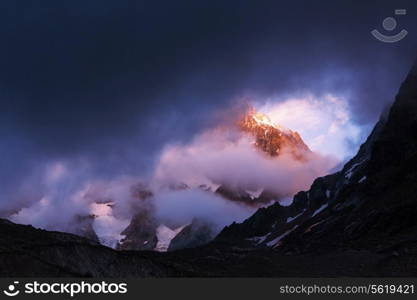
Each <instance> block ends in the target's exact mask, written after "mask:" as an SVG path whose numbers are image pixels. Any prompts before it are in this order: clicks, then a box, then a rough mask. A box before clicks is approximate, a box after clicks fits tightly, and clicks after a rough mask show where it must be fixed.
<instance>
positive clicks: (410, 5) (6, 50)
mask: <svg viewBox="0 0 417 300" xmlns="http://www.w3.org/2000/svg"><path fill="white" fill-rule="evenodd" d="M395 8H406V9H408V15H407V16H401V17H397V18H398V21H399V26H401V27H403V28H405V29H407V30H408V31H409V32H410V34H409V36H408V37H407V38H406V39H405V40H404V41H401V42H400V43H397V44H384V43H381V42H378V41H376V40H375V39H373V38H372V37H371V35H370V33H369V32H370V30H371V29H373V28H375V27H377V28H378V29H380V30H381V22H382V20H383V19H384V18H385V17H388V16H392V15H393V10H394V9H395ZM416 14H417V4H416V2H415V1H395V2H394V1H368V2H367V3H363V2H358V3H357V4H352V3H351V1H253V0H252V1H243V0H242V1H45V0H44V1H3V2H2V3H1V4H0V39H1V45H2V46H1V47H0V97H1V98H0V104H1V110H0V125H1V128H0V133H1V137H2V139H1V141H0V154H1V155H2V162H1V170H0V174H1V176H2V177H1V178H3V179H4V181H3V183H0V184H1V185H3V186H5V185H6V183H8V185H7V186H9V187H10V186H13V184H14V183H16V182H18V181H19V179H20V178H22V177H23V176H24V175H25V174H27V173H29V172H30V170H31V169H33V168H35V166H37V165H39V164H40V163H42V162H44V161H46V160H48V159H54V158H67V157H78V156H83V157H88V158H89V159H90V160H92V161H94V160H97V161H99V162H100V163H98V164H97V168H98V170H99V171H100V172H102V173H103V174H105V173H107V172H108V173H111V172H127V173H129V172H139V173H140V172H141V170H143V169H144V168H146V167H147V166H148V162H149V161H150V160H152V158H153V155H154V154H155V153H156V151H158V150H159V149H160V147H161V146H162V145H163V144H164V143H165V142H166V141H170V140H176V139H186V138H187V137H189V136H191V135H192V134H193V133H194V132H195V131H196V130H198V129H199V128H200V127H202V126H205V125H206V124H207V122H209V121H210V118H211V113H212V112H213V111H215V110H217V109H222V108H227V107H228V106H229V105H230V102H231V101H232V100H233V99H234V98H235V97H237V96H239V95H244V94H245V93H254V94H257V95H260V96H262V95H264V96H268V95H270V94H272V93H281V94H291V93H294V92H302V91H312V92H314V93H317V94H320V93H325V92H337V93H343V94H346V95H349V100H350V101H351V106H352V107H353V109H354V112H355V118H357V122H359V123H372V122H374V121H375V120H376V118H377V116H378V114H379V113H380V111H381V110H382V109H383V107H384V106H385V105H386V104H387V103H388V102H389V101H391V100H392V99H393V96H394V95H395V92H396V90H397V89H398V86H399V84H400V82H401V81H402V79H403V77H404V76H405V74H406V72H407V69H408V68H409V66H410V64H411V62H412V60H413V59H414V56H415V50H416V46H417V40H416V38H415V37H416V34H415V32H414V31H415V30H417V26H416V25H417V24H416V22H417V21H416V20H417V18H416ZM378 26H379V27H378Z"/></svg>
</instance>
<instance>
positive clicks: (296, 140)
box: [237, 108, 310, 160]
mask: <svg viewBox="0 0 417 300" xmlns="http://www.w3.org/2000/svg"><path fill="white" fill-rule="evenodd" d="M237 125H238V127H239V129H240V130H242V131H243V132H247V133H249V134H251V135H252V136H254V137H255V146H256V147H257V148H258V149H260V150H262V151H263V152H265V153H267V154H268V155H270V156H272V157H275V156H278V155H280V154H281V153H282V152H283V151H288V152H289V153H291V154H292V156H293V157H294V158H295V159H298V160H302V159H304V155H305V152H309V151H310V149H309V148H308V146H307V145H306V144H305V143H304V141H303V140H302V139H301V137H300V135H299V134H298V132H295V131H292V130H290V129H287V128H284V127H282V126H279V125H277V124H274V123H273V122H272V121H271V120H270V119H269V118H268V117H267V116H266V115H264V114H261V113H257V112H256V111H255V110H254V109H253V108H249V110H248V111H247V113H246V114H245V115H244V116H243V117H242V118H241V119H240V120H239V121H238V122H237Z"/></svg>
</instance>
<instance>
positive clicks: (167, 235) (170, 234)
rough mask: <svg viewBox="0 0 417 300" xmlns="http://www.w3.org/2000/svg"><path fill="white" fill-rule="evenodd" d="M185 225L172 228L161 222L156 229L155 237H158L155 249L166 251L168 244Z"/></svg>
mask: <svg viewBox="0 0 417 300" xmlns="http://www.w3.org/2000/svg"><path fill="white" fill-rule="evenodd" d="M185 226H186V225H184V226H181V227H178V228H176V229H174V230H172V229H171V228H169V227H167V226H165V225H164V224H161V225H159V226H158V228H157V229H156V237H157V238H158V242H157V243H156V247H155V249H154V250H155V251H159V252H166V251H168V247H169V244H170V243H171V240H172V239H173V238H174V237H175V236H176V235H177V234H178V233H180V232H181V230H183V229H184V227H185Z"/></svg>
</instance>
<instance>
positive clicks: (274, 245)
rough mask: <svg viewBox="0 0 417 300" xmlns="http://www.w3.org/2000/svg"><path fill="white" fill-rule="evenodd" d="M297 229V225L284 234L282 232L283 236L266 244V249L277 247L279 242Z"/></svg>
mask: <svg viewBox="0 0 417 300" xmlns="http://www.w3.org/2000/svg"><path fill="white" fill-rule="evenodd" d="M297 227H298V225H295V226H294V227H293V228H291V229H289V230H287V231H286V232H284V233H283V234H281V235H280V236H278V237H276V238H275V239H273V240H272V241H269V242H268V243H266V245H267V246H268V247H272V246H273V247H274V248H275V247H277V246H279V242H280V241H281V240H282V239H283V238H284V237H286V236H287V235H289V234H290V233H291V232H293V231H294V230H295V229H296V228H297Z"/></svg>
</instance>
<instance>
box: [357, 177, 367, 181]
mask: <svg viewBox="0 0 417 300" xmlns="http://www.w3.org/2000/svg"><path fill="white" fill-rule="evenodd" d="M365 180H366V176H363V177H362V178H361V179H359V181H358V182H359V183H362V182H364V181H365Z"/></svg>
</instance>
